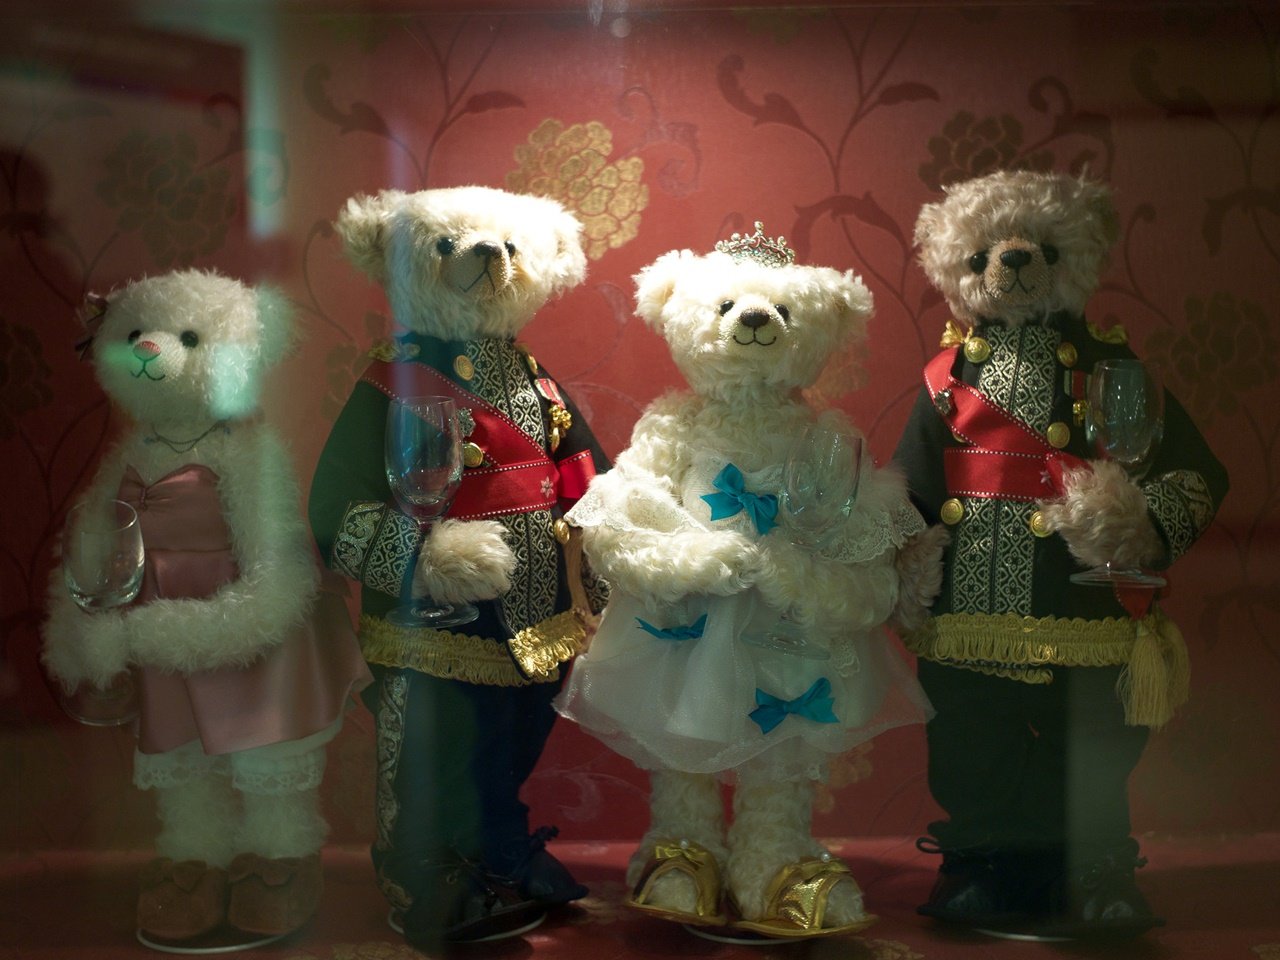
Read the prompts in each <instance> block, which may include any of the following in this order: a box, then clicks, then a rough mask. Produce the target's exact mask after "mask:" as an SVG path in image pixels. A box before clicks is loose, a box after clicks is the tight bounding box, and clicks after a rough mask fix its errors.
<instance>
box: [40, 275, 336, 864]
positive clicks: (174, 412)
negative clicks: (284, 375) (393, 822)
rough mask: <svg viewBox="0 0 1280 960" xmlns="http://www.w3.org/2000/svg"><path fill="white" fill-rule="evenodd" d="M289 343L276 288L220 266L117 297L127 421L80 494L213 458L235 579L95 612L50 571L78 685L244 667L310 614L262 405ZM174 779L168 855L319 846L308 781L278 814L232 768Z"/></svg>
mask: <svg viewBox="0 0 1280 960" xmlns="http://www.w3.org/2000/svg"><path fill="white" fill-rule="evenodd" d="M291 337H292V325H291V319H290V315H289V311H288V309H287V306H286V303H285V301H284V299H283V298H282V297H280V296H279V295H277V294H274V293H272V292H270V291H267V290H254V289H251V288H249V287H247V286H245V285H243V284H241V283H239V282H238V281H235V280H231V279H228V278H226V277H222V276H219V275H217V274H215V273H209V272H202V271H198V270H184V271H178V272H174V273H170V274H165V275H163V276H158V277H153V278H148V279H143V280H139V281H136V282H134V283H131V284H130V285H128V286H127V287H125V288H124V289H123V290H120V291H118V292H116V293H114V294H113V295H111V296H110V297H109V298H108V307H107V311H106V314H105V317H104V319H103V322H102V325H101V327H100V329H99V330H98V331H97V334H96V336H95V338H94V341H93V345H92V354H91V356H92V359H93V363H94V369H95V372H96V374H97V377H98V380H99V381H100V383H101V384H102V386H103V388H104V389H105V390H106V392H107V394H108V395H109V397H110V398H111V400H112V401H113V402H114V404H115V405H116V406H117V407H118V408H119V409H120V410H121V411H122V412H123V413H125V414H126V415H127V416H128V418H129V420H130V422H129V424H128V426H127V428H126V429H125V431H124V433H123V436H122V437H121V438H120V439H119V441H118V442H117V444H116V445H115V446H114V447H113V448H112V449H111V450H110V452H109V453H108V454H107V455H106V457H105V458H104V459H103V462H102V464H101V465H100V467H99V469H98V472H97V474H96V475H95V477H94V479H93V481H92V483H91V484H90V486H89V488H88V489H87V491H86V492H85V493H84V494H83V496H82V501H83V502H91V503H94V502H100V501H102V500H106V499H109V498H112V497H114V496H115V495H116V491H117V489H118V487H119V485H120V481H121V479H122V477H123V476H124V473H125V468H126V467H127V466H129V465H132V466H133V467H134V468H135V469H136V470H137V471H138V473H139V474H140V476H141V479H142V481H143V483H145V484H151V483H154V482H155V481H157V480H159V479H161V478H162V477H164V476H165V475H166V474H168V473H170V472H171V471H173V470H175V469H177V468H179V467H182V466H184V465H187V464H193V463H198V464H203V465H205V466H207V467H209V468H211V469H212V470H213V471H214V472H215V473H216V474H217V476H218V478H219V479H218V492H219V495H220V497H221V501H222V508H223V511H224V518H225V521H226V523H227V526H228V528H229V530H230V534H231V545H232V550H233V553H234V556H235V560H236V563H237V566H238V568H239V572H240V576H239V578H238V579H237V580H235V581H234V582H232V583H229V584H227V585H225V586H224V587H222V588H221V589H220V590H218V591H217V593H215V594H214V595H213V596H211V597H208V598H206V599H159V600H154V601H151V602H149V603H146V604H143V605H140V606H131V607H125V608H122V609H119V610H113V611H99V612H95V613H92V614H88V613H84V612H82V611H81V610H80V609H79V608H78V607H76V606H75V604H74V603H73V602H72V600H71V598H70V596H69V594H68V592H67V589H66V586H65V584H64V583H63V580H62V576H61V571H60V570H58V571H55V575H54V577H53V579H52V581H51V584H50V589H49V611H50V613H49V619H48V621H47V623H46V626H45V648H44V654H43V659H44V662H45V664H46V666H48V668H49V670H50V672H51V673H52V674H53V675H54V676H55V677H56V678H57V679H58V680H59V681H61V683H62V684H63V686H65V687H66V688H67V689H68V690H71V689H74V688H75V687H77V686H78V685H79V684H81V683H83V682H88V683H91V684H95V685H98V686H105V685H107V684H108V683H109V682H110V681H111V680H112V678H113V677H115V676H116V675H117V674H119V673H121V672H122V671H124V670H125V669H126V668H127V667H129V666H130V665H139V666H149V667H157V668H159V669H161V670H164V671H169V672H177V673H192V672H195V671H200V670H208V669H214V668H221V667H235V666H244V665H247V664H249V663H251V662H253V661H254V660H256V659H257V658H259V657H261V656H262V655H263V654H265V653H266V652H267V651H269V650H270V649H272V648H273V647H275V646H276V645H278V644H279V643H281V642H282V641H283V639H284V637H285V635H286V632H287V631H289V630H290V629H291V628H292V627H294V626H296V625H297V624H298V623H300V622H301V621H302V619H303V618H304V617H305V616H306V615H307V614H308V613H309V611H310V609H311V606H312V603H313V602H314V599H315V595H316V591H317V586H318V581H319V575H318V568H317V566H316V563H315V561H314V557H313V548H312V545H311V537H310V533H309V531H308V529H307V527H306V524H305V521H304V520H303V518H302V513H301V510H300V508H299V490H298V485H297V482H296V480H295V477H294V472H293V469H292V467H291V465H290V463H289V458H288V455H287V453H286V452H285V449H284V446H283V445H282V443H281V441H280V439H279V438H278V437H277V436H276V434H275V432H274V431H273V430H272V429H271V428H270V427H268V426H267V425H266V424H264V423H263V422H262V420H261V417H260V415H259V410H258V398H259V391H260V387H261V385H262V382H263V379H264V377H265V375H266V372H267V370H268V369H269V368H270V367H272V366H273V365H274V364H275V363H277V362H278V361H279V360H280V359H281V358H282V357H283V355H284V354H285V351H286V350H287V348H288V346H289V344H290V342H291ZM145 344H150V345H151V346H150V347H147V348H146V352H154V357H153V359H150V360H147V361H145V362H144V361H143V360H142V359H141V358H140V357H139V356H138V355H137V354H135V350H134V347H135V345H145ZM158 437H163V438H166V439H168V440H169V441H171V442H172V443H173V444H174V446H176V447H177V449H174V448H173V447H171V446H169V445H167V444H165V443H164V442H161V441H160V440H158V439H157V438H158ZM191 441H196V442H195V443H190V442H191ZM179 749H182V748H179ZM178 780H179V781H181V782H176V783H175V784H172V785H168V786H164V787H162V788H160V789H158V795H159V796H158V809H159V813H160V819H161V832H160V835H159V838H158V840H157V849H158V852H159V854H160V855H161V856H168V857H171V858H173V859H175V860H203V861H205V862H206V863H210V864H212V865H214V866H221V867H225V866H226V865H227V864H228V863H229V862H230V860H231V858H232V856H233V855H234V854H235V853H237V852H246V851H247V852H253V853H258V854H260V855H262V856H266V857H272V856H301V855H305V854H309V853H314V852H315V851H316V850H318V849H319V847H320V843H321V841H322V840H323V838H324V834H325V830H326V827H325V823H324V820H323V819H322V818H321V816H320V813H319V809H318V805H317V802H316V798H315V795H314V790H308V789H303V790H300V791H298V792H297V793H296V794H294V795H282V796H273V797H271V798H269V800H270V801H275V806H274V807H272V806H271V804H270V803H267V804H266V805H265V806H264V804H262V803H258V804H256V805H255V804H254V803H253V801H254V800H255V799H260V798H253V797H249V796H247V795H246V796H238V795H237V792H236V791H233V789H232V786H231V783H230V780H229V778H228V776H227V775H226V774H225V773H213V772H211V773H207V774H204V775H201V774H197V773H195V772H194V771H193V772H192V776H191V777H190V778H185V777H179V778H178ZM281 804H285V806H280V805H281ZM267 807H271V809H269V810H268V809H267ZM282 811H284V812H287V816H285V819H287V820H288V821H289V823H288V830H287V831H284V829H283V825H282V823H281V817H282ZM281 849H287V852H286V853H279V852H276V851H279V850H281Z"/></svg>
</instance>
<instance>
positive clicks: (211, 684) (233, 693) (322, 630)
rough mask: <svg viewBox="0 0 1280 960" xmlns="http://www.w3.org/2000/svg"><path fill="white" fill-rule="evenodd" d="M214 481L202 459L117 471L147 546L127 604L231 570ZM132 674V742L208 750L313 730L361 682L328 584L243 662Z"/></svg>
mask: <svg viewBox="0 0 1280 960" xmlns="http://www.w3.org/2000/svg"><path fill="white" fill-rule="evenodd" d="M217 483H218V476H217V474H216V473H214V472H213V471H212V470H210V469H209V468H208V467H206V466H203V465H202V464H188V465H187V466H184V467H180V468H178V469H177V470H174V471H173V472H172V473H169V474H167V475H166V476H164V477H162V478H160V479H159V480H157V481H156V482H155V483H153V484H151V485H150V486H147V485H145V484H143V483H142V480H141V478H140V477H139V476H138V474H137V472H136V471H135V470H134V469H133V467H129V468H128V469H127V470H126V472H125V476H124V479H123V480H122V481H121V483H120V491H119V493H118V494H117V496H118V497H119V498H120V499H121V500H124V501H126V502H127V503H129V504H131V505H132V506H133V507H134V509H136V510H137V511H138V519H139V522H140V523H141V526H142V537H143V543H144V545H145V549H146V570H145V573H144V575H143V581H142V589H141V591H140V592H139V594H138V598H137V599H136V600H135V601H134V602H135V603H148V602H150V601H152V600H160V599H203V598H206V597H211V596H213V595H214V594H215V593H217V591H218V590H219V589H220V588H221V587H222V586H224V585H225V584H228V583H231V582H233V581H234V580H236V579H237V577H239V575H240V574H239V570H238V569H237V567H236V561H235V557H234V555H233V553H232V550H231V535H230V531H229V530H228V529H227V524H226V521H225V519H224V518H223V513H222V504H221V501H220V498H219V496H218V489H217ZM135 677H136V682H137V687H138V699H139V717H138V750H139V751H140V752H142V753H165V752H167V751H169V750H173V749H175V748H177V747H180V746H182V745H183V744H185V743H189V742H191V741H192V740H199V741H200V743H201V744H202V745H203V748H204V752H205V753H206V754H211V755H214V754H224V753H233V752H237V751H240V750H247V749H250V748H252V747H264V746H268V745H270V744H274V743H283V742H286V741H290V740H298V739H301V738H302V737H306V736H310V735H311V734H314V733H318V732H319V731H321V730H324V729H325V728H327V727H329V726H330V725H331V724H332V723H333V722H334V721H335V720H337V719H338V718H339V717H340V716H341V714H342V711H343V709H344V707H345V704H346V700H347V697H348V696H349V695H350V694H352V693H354V692H355V691H357V690H359V689H360V688H362V687H363V686H365V685H366V684H367V683H368V682H369V681H370V676H369V672H368V668H367V667H366V666H365V662H364V658H363V657H362V656H361V655H360V648H359V645H358V643H357V641H356V638H355V634H354V631H353V630H352V629H351V621H350V617H349V616H348V614H347V611H346V608H345V605H344V603H343V600H342V598H341V597H340V596H338V595H337V594H335V593H333V592H328V591H322V592H321V594H320V596H319V597H318V598H317V601H316V604H315V607H314V608H313V610H312V612H311V615H310V616H309V618H308V619H307V621H306V622H304V623H302V624H300V625H299V626H297V627H296V628H294V629H293V630H292V631H290V632H289V633H288V634H287V635H286V636H285V638H284V640H283V641H282V642H281V643H280V644H279V645H278V646H276V647H274V648H273V649H271V650H270V651H269V652H268V653H267V654H266V655H265V656H263V657H262V658H261V659H259V660H256V661H254V662H253V663H251V664H250V665H249V666H247V667H242V668H231V667H228V668H222V669H217V670H201V671H197V672H195V673H190V674H180V673H168V672H164V671H161V670H159V669H157V668H155V667H141V668H138V669H137V670H136V671H135Z"/></svg>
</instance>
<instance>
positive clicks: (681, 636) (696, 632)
mask: <svg viewBox="0 0 1280 960" xmlns="http://www.w3.org/2000/svg"><path fill="white" fill-rule="evenodd" d="M636 623H638V624H640V629H641V630H643V631H644V632H645V633H651V634H653V635H654V636H655V637H657V638H658V639H659V640H671V641H674V642H677V643H678V642H679V641H681V640H697V639H698V638H699V637H700V636H702V631H703V630H705V629H706V627H707V615H706V614H705V613H704V614H703V615H702V616H700V617H699V618H698V619H697V620H695V621H694V622H693V623H690V624H687V625H685V626H683V627H666V628H664V627H655V626H654V625H653V624H652V623H646V622H645V621H643V620H641V619H640V618H639V617H636Z"/></svg>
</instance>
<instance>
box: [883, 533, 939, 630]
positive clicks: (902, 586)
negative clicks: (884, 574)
mask: <svg viewBox="0 0 1280 960" xmlns="http://www.w3.org/2000/svg"><path fill="white" fill-rule="evenodd" d="M950 540H951V534H950V533H949V532H948V531H947V528H946V527H943V526H934V527H929V528H928V529H925V530H921V531H920V532H919V533H917V534H916V535H915V536H913V537H912V538H911V539H909V540H908V541H907V542H906V543H904V544H903V545H902V548H901V549H900V550H899V551H898V555H897V556H896V557H895V558H894V569H896V570H897V572H898V602H897V604H896V605H895V606H894V608H893V613H892V614H891V615H890V617H889V624H890V626H891V627H893V629H894V630H895V631H896V632H898V633H900V634H908V633H912V632H914V631H916V630H918V629H920V627H921V626H922V625H923V624H924V622H925V620H926V619H928V617H929V608H930V607H931V606H933V601H934V600H935V599H937V597H938V594H939V593H940V592H941V591H942V551H943V550H944V549H945V548H946V546H947V543H948V542H950Z"/></svg>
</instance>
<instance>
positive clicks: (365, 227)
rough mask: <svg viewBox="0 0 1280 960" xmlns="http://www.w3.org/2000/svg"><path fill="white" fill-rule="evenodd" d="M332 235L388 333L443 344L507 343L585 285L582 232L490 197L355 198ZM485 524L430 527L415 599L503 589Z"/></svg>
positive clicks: (498, 536)
mask: <svg viewBox="0 0 1280 960" xmlns="http://www.w3.org/2000/svg"><path fill="white" fill-rule="evenodd" d="M335 227H336V229H337V231H338V234H339V236H341V237H342V241H343V245H344V249H345V251H346V254H347V257H348V258H349V259H350V260H351V262H352V263H353V264H355V266H356V267H358V268H359V269H360V270H361V271H363V272H364V273H365V274H366V275H367V276H368V277H369V278H370V279H371V280H373V281H375V282H377V283H379V284H381V285H382V287H383V288H384V290H385V291H386V294H387V300H388V302H389V303H390V305H391V310H392V313H393V314H394V315H395V319H396V322H397V323H399V324H400V325H401V326H403V327H405V328H407V329H410V330H414V331H417V332H418V333H423V334H427V335H430V336H433V337H438V338H440V339H442V340H475V339H482V338H487V337H503V338H509V337H514V336H515V335H516V334H517V333H519V332H520V331H521V330H522V329H523V328H524V327H525V325H526V324H528V323H529V321H531V320H532V319H533V317H534V315H535V314H536V313H537V311H538V310H539V309H540V308H541V307H542V306H543V305H544V304H545V303H546V302H547V301H548V300H549V299H551V298H553V297H556V296H559V295H560V294H562V293H564V292H565V291H567V290H569V289H571V288H573V287H575V286H577V285H578V284H579V283H581V282H582V281H583V279H584V278H585V277H586V271H587V258H586V254H585V253H584V252H583V249H582V242H581V233H582V224H581V223H579V222H578V220H577V219H576V218H575V217H574V216H573V215H572V214H570V213H569V212H568V211H566V210H565V209H564V208H563V207H562V206H561V205H560V204H559V203H557V202H556V201H554V200H550V199H546V198H543V197H535V196H529V195H525V194H514V193H507V192H506V191H503V190H495V189H492V188H489V187H470V186H469V187H450V188H444V189H436V190H421V191H418V192H417V193H405V192H403V191H400V190H384V191H382V192H381V193H379V194H378V195H377V196H373V197H366V196H360V197H354V198H352V199H351V200H348V201H347V204H346V206H345V207H344V208H343V210H342V212H341V213H340V214H339V215H338V219H337V221H336V223H335ZM502 531H503V528H502V526H501V525H500V524H497V523H494V522H491V521H477V520H469V521H466V522H465V525H462V524H459V523H456V522H451V523H443V524H437V525H436V526H435V527H434V528H433V529H432V532H431V535H430V536H429V537H428V538H427V540H426V541H425V542H424V543H423V546H422V550H421V552H420V553H419V555H418V565H417V569H416V572H415V576H414V591H415V592H416V593H417V594H418V595H424V594H425V595H430V596H432V597H435V598H437V599H440V600H444V601H446V602H457V601H461V600H487V599H491V598H493V597H496V596H499V595H500V594H502V593H504V592H505V591H506V590H507V589H509V587H510V577H511V574H512V572H513V570H514V569H515V557H514V555H513V554H512V552H511V548H510V547H509V546H508V545H507V544H506V542H505V540H503V538H502Z"/></svg>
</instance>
